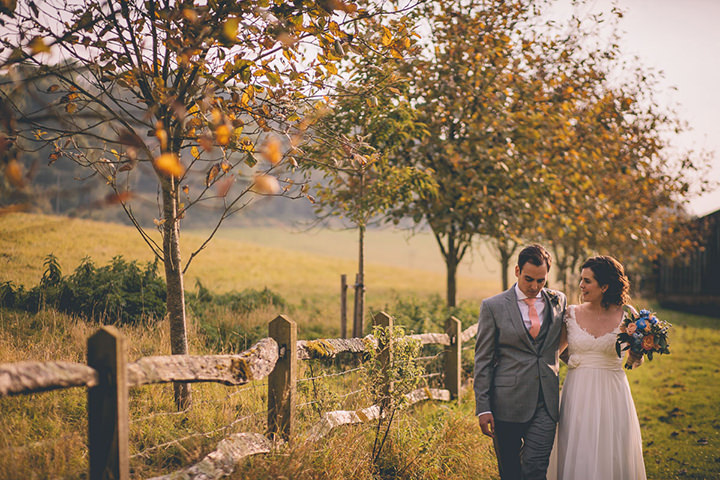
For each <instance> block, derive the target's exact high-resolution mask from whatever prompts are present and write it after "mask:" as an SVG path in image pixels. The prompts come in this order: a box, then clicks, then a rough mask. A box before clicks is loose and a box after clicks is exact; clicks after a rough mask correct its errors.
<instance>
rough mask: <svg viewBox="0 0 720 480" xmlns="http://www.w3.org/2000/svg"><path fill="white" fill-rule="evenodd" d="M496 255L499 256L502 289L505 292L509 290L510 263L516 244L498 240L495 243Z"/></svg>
mask: <svg viewBox="0 0 720 480" xmlns="http://www.w3.org/2000/svg"><path fill="white" fill-rule="evenodd" d="M496 245H497V249H498V253H499V254H500V268H501V269H502V289H503V291H504V290H507V289H508V288H510V274H509V270H510V261H511V260H512V256H513V255H514V254H515V250H517V248H518V243H517V242H510V241H508V240H506V239H504V240H498V241H497V243H496Z"/></svg>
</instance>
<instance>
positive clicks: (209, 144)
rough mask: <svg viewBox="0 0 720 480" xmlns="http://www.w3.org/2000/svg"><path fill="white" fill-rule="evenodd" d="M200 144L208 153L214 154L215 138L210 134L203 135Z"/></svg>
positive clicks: (199, 140) (199, 139)
mask: <svg viewBox="0 0 720 480" xmlns="http://www.w3.org/2000/svg"><path fill="white" fill-rule="evenodd" d="M198 143H199V144H200V146H201V147H202V148H203V150H205V151H206V152H212V149H213V138H212V137H211V136H210V135H208V134H206V133H205V134H203V135H200V136H199V137H198Z"/></svg>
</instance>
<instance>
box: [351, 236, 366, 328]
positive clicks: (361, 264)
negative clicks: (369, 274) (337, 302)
mask: <svg viewBox="0 0 720 480" xmlns="http://www.w3.org/2000/svg"><path fill="white" fill-rule="evenodd" d="M358 235H359V238H358V276H357V282H356V283H357V284H356V285H355V312H354V318H355V320H354V322H353V337H362V335H363V331H364V329H365V226H364V225H358Z"/></svg>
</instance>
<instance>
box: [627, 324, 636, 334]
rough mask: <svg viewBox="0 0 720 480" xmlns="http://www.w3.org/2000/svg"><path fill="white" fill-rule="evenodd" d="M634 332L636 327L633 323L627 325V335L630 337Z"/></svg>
mask: <svg viewBox="0 0 720 480" xmlns="http://www.w3.org/2000/svg"><path fill="white" fill-rule="evenodd" d="M635 330H637V325H635V322H632V323H630V324H628V326H627V333H629V334H630V335H632V334H633V333H635Z"/></svg>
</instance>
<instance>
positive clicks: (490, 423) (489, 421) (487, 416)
mask: <svg viewBox="0 0 720 480" xmlns="http://www.w3.org/2000/svg"><path fill="white" fill-rule="evenodd" d="M478 423H480V429H481V430H482V432H483V433H484V434H485V435H487V436H488V437H490V438H495V419H494V418H493V415H492V413H483V414H482V415H480V416H478Z"/></svg>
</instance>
